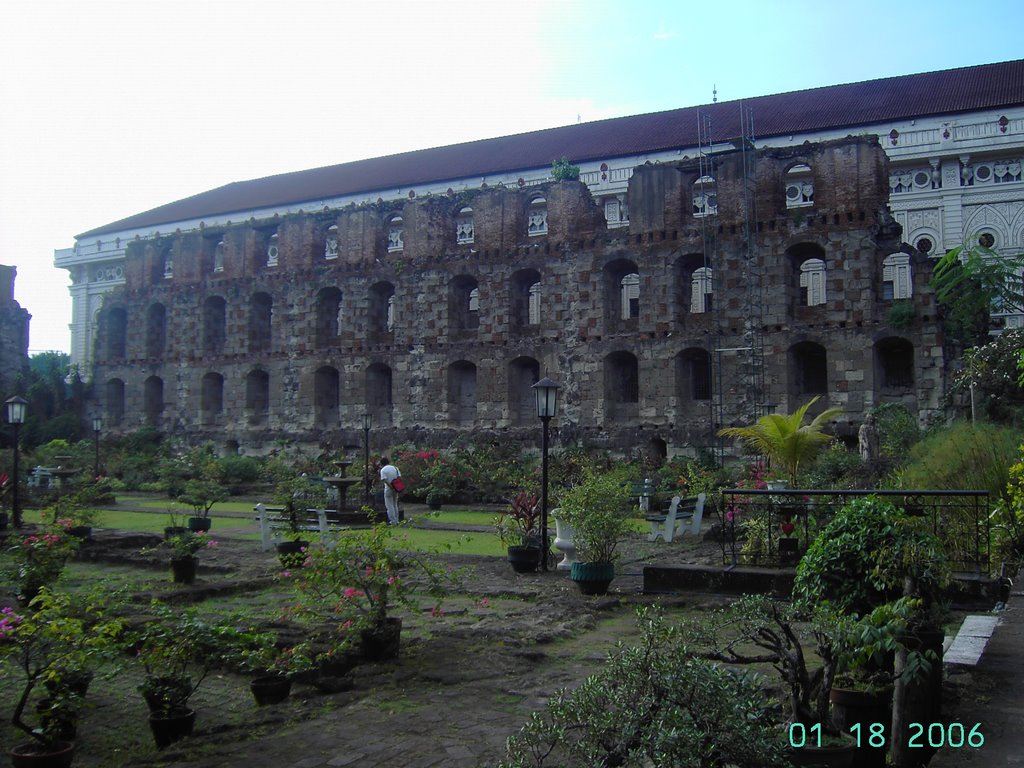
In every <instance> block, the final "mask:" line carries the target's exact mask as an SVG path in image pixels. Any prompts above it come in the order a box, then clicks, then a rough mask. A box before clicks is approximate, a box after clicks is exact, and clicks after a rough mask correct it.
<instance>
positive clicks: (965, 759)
mask: <svg viewBox="0 0 1024 768" xmlns="http://www.w3.org/2000/svg"><path fill="white" fill-rule="evenodd" d="M968 661H969V659H968ZM946 678H947V683H948V685H947V687H948V688H950V689H951V692H952V693H953V694H954V696H955V697H956V698H957V699H958V700H957V701H956V702H955V703H954V704H953V705H952V706H947V708H946V711H945V712H944V713H943V714H944V719H945V720H947V722H960V723H962V724H963V725H964V727H965V729H966V730H967V731H970V729H971V728H973V727H974V726H975V725H976V724H977V725H978V726H979V731H980V732H981V733H982V734H983V735H984V737H985V743H984V744H983V745H982V746H981V747H979V748H977V749H972V748H970V747H968V746H966V745H965V746H963V747H959V748H956V749H954V748H951V747H943V748H942V749H940V750H939V752H938V753H937V754H936V755H935V757H933V758H932V761H931V763H929V768H960V766H986V768H997V767H998V768H1001V766H1024V592H1016V593H1014V594H1013V595H1012V596H1011V598H1010V602H1009V607H1008V608H1007V610H1005V611H1004V612H1003V613H1002V614H1000V615H999V622H998V624H997V625H996V626H995V628H994V629H993V632H992V636H991V638H990V639H989V641H988V643H987V644H986V645H985V647H984V649H983V650H982V652H981V654H980V658H978V661H977V664H976V665H975V666H970V665H966V666H962V665H959V664H955V665H948V666H947V667H946Z"/></svg>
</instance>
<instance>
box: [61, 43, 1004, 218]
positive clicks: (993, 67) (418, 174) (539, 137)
mask: <svg viewBox="0 0 1024 768" xmlns="http://www.w3.org/2000/svg"><path fill="white" fill-rule="evenodd" d="M1022 103H1024V59H1020V60H1017V61H1007V62H1001V63H998V64H984V65H979V66H974V67H963V68H961V69H948V70H942V71H939V72H927V73H924V74H917V75H904V76H900V77H887V78H883V79H881V80H867V81H864V82H860V83H849V84H846V85H833V86H826V87H823V88H812V89H809V90H805V91H792V92H789V93H780V94H775V95H772V96H760V97H757V98H753V99H745V100H743V101H724V102H720V103H716V104H705V105H702V106H698V107H684V108H682V109H673V110H669V111H666V112H653V113H650V114H645V115H633V116H630V117H618V118H611V119H608V120H598V121H594V122H591V123H582V124H579V125H568V126H563V127H560V128H549V129H546V130H542V131H532V132H530V133H521V134H516V135H513V136H500V137H497V138H493V139H482V140H480V141H472V142H467V143H464V144H453V145H450V146H446V147H436V148H433V149H421V150H416V151H413V152H403V153H401V154H397V155H387V156H385V157H375V158H370V159H367V160H357V161H355V162H350V163H342V164H341V165H332V166H327V167H324V168H314V169H311V170H306V171H295V172H292V173H284V174H280V175H277V176H268V177H265V178H262V179H252V180H249V181H237V182H233V183H231V184H227V185H225V186H223V187H217V188H216V189H212V190H209V191H207V192H201V193H199V194H197V195H193V196H191V197H187V198H184V199H183V200H178V201H176V202H173V203H168V204H167V205H162V206H160V207H158V208H153V209H152V210H149V211H145V212H143V213H139V214H136V215H134V216H129V217H128V218H125V219H121V220H120V221H115V222H113V223H111V224H107V225H105V226H102V227H98V228H96V229H92V230H89V231H88V232H84V233H82V234H81V235H78V237H79V238H83V237H91V236H95V235H100V234H104V233H107V232H116V231H121V230H126V229H136V228H146V227H154V226H157V225H160V224H168V223H172V222H177V221H184V220H188V219H201V218H204V217H209V216H214V215H218V214H226V213H232V212H235V211H247V210H251V209H255V208H268V207H275V206H282V205H287V204H293V203H301V202H304V201H309V200H321V199H325V198H332V197H340V196H344V195H351V194H357V193H361V192H362V193H371V192H373V191H375V190H384V189H391V188H395V187H415V186H416V185H420V184H425V183H428V182H437V181H444V180H447V179H461V178H472V177H474V176H488V175H492V174H499V173H501V174H504V173H509V172H514V171H518V170H526V169H530V168H543V167H546V166H549V165H550V164H551V162H552V161H554V160H556V159H557V158H560V157H563V156H564V157H568V158H570V159H571V160H572V161H573V162H582V161H587V160H607V159H611V158H614V157H621V156H625V155H639V154H645V153H649V152H657V151H661V150H670V149H676V148H681V147H693V146H696V145H697V144H698V137H697V124H698V112H703V113H706V114H707V115H708V116H709V117H710V123H711V128H712V133H713V136H712V138H713V140H715V141H722V140H725V139H729V138H735V137H737V136H740V135H741V133H742V131H741V130H740V106H741V105H743V106H746V107H749V108H750V110H751V112H752V116H753V124H754V125H753V131H754V135H755V136H756V137H757V138H758V139H762V138H767V137H772V136H779V135H785V134H792V133H805V132H812V131H822V130H829V129H836V128H844V127H849V128H853V127H856V126H860V125H868V124H874V123H885V122H890V121H895V120H906V119H911V118H916V117H924V116H927V115H936V114H951V113H957V112H966V111H973V110H982V109H991V108H997V107H1004V106H1015V105H1018V106H1019V105H1020V104H1022Z"/></svg>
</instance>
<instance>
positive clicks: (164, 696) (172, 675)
mask: <svg viewBox="0 0 1024 768" xmlns="http://www.w3.org/2000/svg"><path fill="white" fill-rule="evenodd" d="M150 611H151V612H152V614H153V616H152V618H151V619H149V620H148V621H146V623H145V624H144V625H143V626H142V627H140V628H138V629H137V630H135V631H134V632H133V634H132V636H131V639H130V644H129V645H130V647H131V648H132V649H133V650H134V651H135V653H136V655H137V658H138V660H139V661H140V662H141V663H142V666H143V669H144V670H145V674H146V677H145V679H144V680H143V683H142V685H141V686H139V690H140V692H141V693H142V695H143V696H144V697H145V698H146V700H147V702H148V704H149V706H150V709H151V711H153V712H157V713H164V714H166V713H169V712H174V711H180V710H181V709H184V708H186V707H187V705H188V700H189V697H191V696H192V694H193V693H195V691H196V689H197V688H198V687H199V685H200V684H201V683H202V682H203V680H204V679H205V678H206V676H207V674H209V671H210V670H211V669H212V668H213V667H215V666H217V665H221V664H225V663H227V662H228V661H229V659H230V657H231V654H232V652H233V649H234V648H237V647H238V643H239V636H240V632H239V631H238V630H236V629H235V628H234V627H232V626H230V625H229V624H227V623H223V624H221V623H210V622H207V621H204V620H203V619H201V618H199V617H198V615H197V614H196V611H195V610H194V609H186V610H182V609H181V608H176V607H173V606H167V605H163V604H161V603H158V602H156V601H154V602H153V603H151V604H150Z"/></svg>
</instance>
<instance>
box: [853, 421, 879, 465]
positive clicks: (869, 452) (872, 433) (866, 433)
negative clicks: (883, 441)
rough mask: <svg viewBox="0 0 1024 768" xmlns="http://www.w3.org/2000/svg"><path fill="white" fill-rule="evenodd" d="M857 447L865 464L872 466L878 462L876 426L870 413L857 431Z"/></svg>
mask: <svg viewBox="0 0 1024 768" xmlns="http://www.w3.org/2000/svg"><path fill="white" fill-rule="evenodd" d="M857 447H858V449H859V450H860V457H861V459H863V460H864V463H865V464H874V463H875V462H876V461H878V424H877V423H876V421H875V417H874V416H873V415H872V414H870V413H869V414H868V415H867V417H866V418H865V419H864V423H863V424H861V425H860V429H859V430H857Z"/></svg>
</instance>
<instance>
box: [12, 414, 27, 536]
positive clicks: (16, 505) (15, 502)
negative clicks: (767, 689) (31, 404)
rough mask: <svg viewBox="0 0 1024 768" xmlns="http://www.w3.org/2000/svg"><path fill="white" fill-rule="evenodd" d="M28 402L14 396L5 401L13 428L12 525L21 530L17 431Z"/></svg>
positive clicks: (23, 417)
mask: <svg viewBox="0 0 1024 768" xmlns="http://www.w3.org/2000/svg"><path fill="white" fill-rule="evenodd" d="M27 406H28V400H26V399H25V398H23V397H20V396H19V395H15V396H14V397H12V398H10V399H9V400H8V401H7V421H8V422H9V423H10V425H11V426H12V427H14V468H13V475H14V477H13V478H12V482H13V483H14V488H13V489H12V490H13V496H11V509H12V510H13V511H14V519H13V524H14V527H15V528H21V501H20V500H19V499H18V431H19V430H20V429H21V425H22V424H24V423H25V408H26V407H27Z"/></svg>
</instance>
